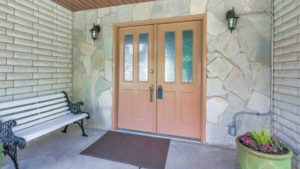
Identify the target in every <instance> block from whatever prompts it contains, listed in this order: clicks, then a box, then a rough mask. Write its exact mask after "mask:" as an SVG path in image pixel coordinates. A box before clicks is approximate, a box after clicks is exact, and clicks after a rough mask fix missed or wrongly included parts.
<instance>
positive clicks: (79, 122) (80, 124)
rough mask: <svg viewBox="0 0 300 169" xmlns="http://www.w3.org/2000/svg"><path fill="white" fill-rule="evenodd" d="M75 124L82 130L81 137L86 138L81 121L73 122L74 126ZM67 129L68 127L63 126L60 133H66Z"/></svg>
mask: <svg viewBox="0 0 300 169" xmlns="http://www.w3.org/2000/svg"><path fill="white" fill-rule="evenodd" d="M75 123H76V124H78V125H79V127H80V128H81V130H82V136H83V137H88V135H86V134H85V132H84V128H83V119H81V120H78V121H76V122H74V124H75ZM68 127H69V125H66V126H65V129H64V130H63V131H62V133H67V128H68Z"/></svg>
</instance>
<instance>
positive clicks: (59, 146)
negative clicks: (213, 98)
mask: <svg viewBox="0 0 300 169" xmlns="http://www.w3.org/2000/svg"><path fill="white" fill-rule="evenodd" d="M105 132H106V131H104V130H98V129H86V133H87V134H88V135H89V137H82V136H81V131H80V130H79V129H78V128H77V126H76V127H75V126H71V127H69V129H68V133H67V134H63V133H60V132H59V131H57V132H55V133H53V134H51V135H50V136H48V137H46V138H43V139H41V140H39V141H37V142H36V143H34V144H31V145H29V146H28V147H26V148H25V149H24V150H18V162H19V168H20V169H138V167H135V166H131V165H127V164H122V163H117V162H113V161H108V160H102V159H99V158H94V157H89V156H85V155H80V154H79V153H80V152H81V151H83V150H84V149H86V148H87V147H89V146H90V145H91V144H92V143H94V142H95V141H96V140H97V139H99V138H100V137H101V136H102V135H103V134H104V133H105ZM237 168H238V164H237V159H236V151H235V150H230V149H224V148H219V147H213V146H207V145H201V144H197V143H190V142H182V141H174V140H172V141H171V144H170V148H169V153H168V157H167V163H166V169H237ZM2 169H14V165H13V163H12V161H11V159H10V158H9V157H8V156H3V159H2Z"/></svg>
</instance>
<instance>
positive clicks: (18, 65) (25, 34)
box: [0, 0, 73, 102]
mask: <svg viewBox="0 0 300 169" xmlns="http://www.w3.org/2000/svg"><path fill="white" fill-rule="evenodd" d="M72 29H73V13H72V12H71V11H69V10H68V9H65V8H63V7H62V6H60V5H58V4H56V3H54V2H52V1H50V0H0V102H6V101H11V100H19V99H25V98H30V97H37V96H43V95H49V94H54V93H58V92H61V91H66V92H67V93H68V94H69V96H72V54H71V52H72V43H73V42H72Z"/></svg>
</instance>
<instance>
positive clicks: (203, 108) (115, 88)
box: [112, 14, 207, 144]
mask: <svg viewBox="0 0 300 169" xmlns="http://www.w3.org/2000/svg"><path fill="white" fill-rule="evenodd" d="M188 21H202V23H203V24H202V31H201V34H202V37H203V39H202V41H201V43H202V46H201V47H202V53H201V54H202V56H201V57H200V61H201V66H202V67H201V87H200V88H201V89H200V92H201V97H200V106H201V107H200V117H201V119H200V137H201V138H200V139H201V143H202V144H206V46H207V44H206V43H207V42H206V34H207V15H206V14H200V15H190V16H181V17H173V18H162V19H153V20H145V21H133V22H124V23H114V24H113V92H112V93H113V94H112V99H113V105H112V130H113V131H115V130H116V129H117V127H118V126H117V124H118V122H117V121H118V84H119V58H118V38H119V36H118V33H119V28H124V27H133V26H145V25H155V30H154V35H155V37H154V42H155V43H154V51H156V52H155V53H154V66H155V67H156V58H157V43H156V41H157V25H158V24H166V23H177V22H188ZM156 73H157V71H156V72H155V74H156ZM154 84H155V85H156V76H155V79H154ZM154 106H155V107H156V104H155V105H154ZM154 118H155V119H156V118H157V117H156V115H155V116H154Z"/></svg>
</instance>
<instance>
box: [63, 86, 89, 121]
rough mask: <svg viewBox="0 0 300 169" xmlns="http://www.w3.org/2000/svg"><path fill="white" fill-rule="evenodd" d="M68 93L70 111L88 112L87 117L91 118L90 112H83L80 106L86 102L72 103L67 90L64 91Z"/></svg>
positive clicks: (75, 112)
mask: <svg viewBox="0 0 300 169" xmlns="http://www.w3.org/2000/svg"><path fill="white" fill-rule="evenodd" d="M62 93H64V94H65V95H66V98H67V102H68V105H69V108H70V111H71V113H73V114H85V113H86V114H87V115H88V116H87V117H86V119H90V113H87V112H83V111H82V110H81V109H80V106H83V105H84V103H83V102H78V103H75V104H74V103H72V102H70V100H69V98H68V95H67V93H66V92H62Z"/></svg>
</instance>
